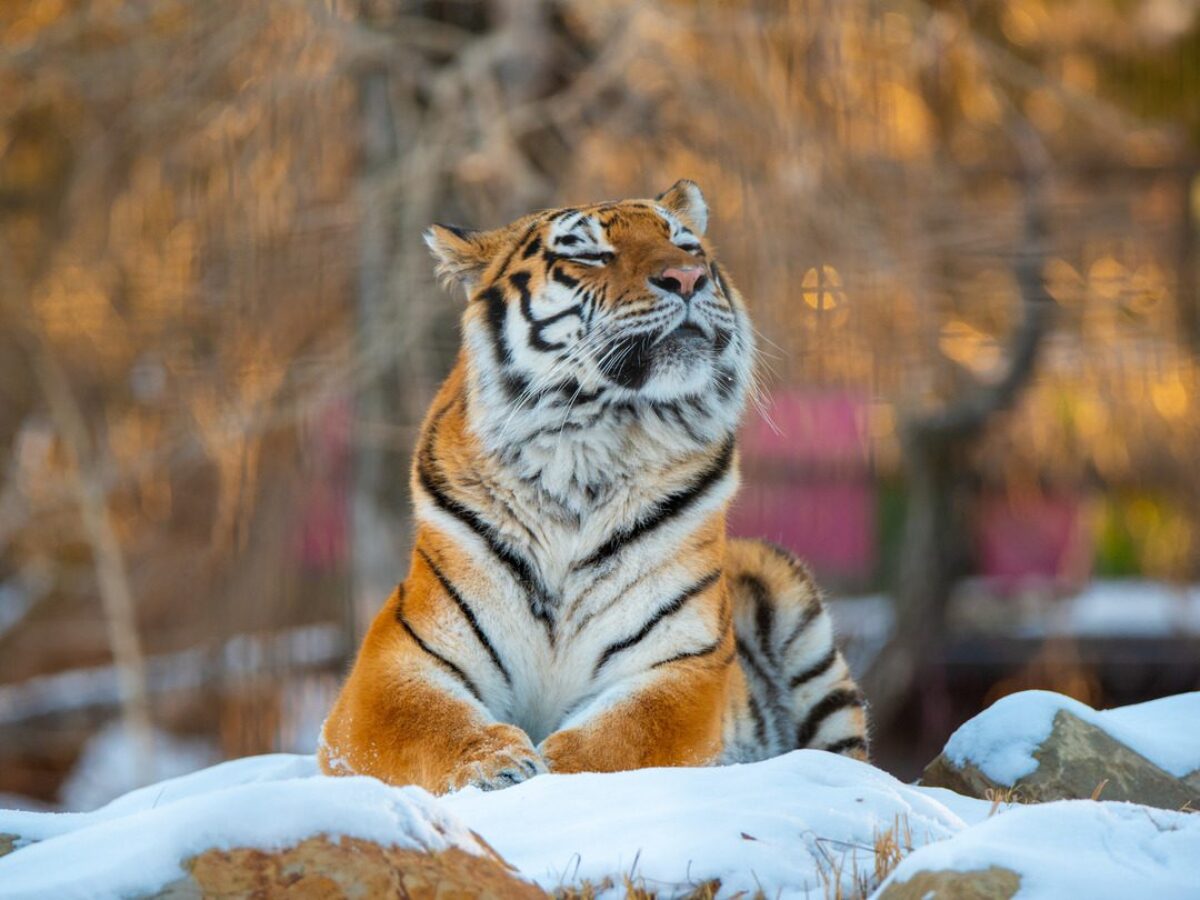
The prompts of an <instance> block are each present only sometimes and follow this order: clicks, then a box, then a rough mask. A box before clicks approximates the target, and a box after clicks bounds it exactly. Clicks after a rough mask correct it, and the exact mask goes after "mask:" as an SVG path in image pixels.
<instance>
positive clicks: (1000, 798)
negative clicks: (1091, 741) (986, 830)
mask: <svg viewBox="0 0 1200 900" xmlns="http://www.w3.org/2000/svg"><path fill="white" fill-rule="evenodd" d="M1101 787H1103V785H1101ZM983 797H984V799H985V800H990V801H991V802H992V808H991V809H989V810H988V818H989V819H990V818H991V817H992V816H994V815H995V814H996V813H997V812H998V811H999V809H1000V807H1001V806H1004V807H1009V806H1012V805H1013V804H1015V803H1023V802H1024V800H1022V799H1021V792H1020V791H1019V790H1018V789H1017V788H1015V787H1008V788H988V789H987V790H986V791H984V793H983Z"/></svg>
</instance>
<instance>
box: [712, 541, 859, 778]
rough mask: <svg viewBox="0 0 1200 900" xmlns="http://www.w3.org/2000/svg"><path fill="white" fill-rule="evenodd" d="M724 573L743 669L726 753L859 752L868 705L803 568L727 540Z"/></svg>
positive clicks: (782, 554)
mask: <svg viewBox="0 0 1200 900" xmlns="http://www.w3.org/2000/svg"><path fill="white" fill-rule="evenodd" d="M725 571H726V576H727V578H728V581H729V586H730V591H731V593H732V596H733V610H734V613H733V621H734V631H735V633H736V635H737V650H738V661H739V662H740V664H741V667H742V671H743V673H744V676H745V677H744V679H743V680H741V684H744V688H743V689H740V690H735V691H734V692H733V693H732V696H731V698H730V708H729V712H728V716H727V724H726V751H725V755H724V760H725V761H727V762H749V761H751V760H758V759H766V758H768V757H771V756H776V755H778V754H780V753H786V752H787V751H789V750H793V749H797V748H805V747H812V748H816V749H819V750H828V751H830V752H833V753H842V754H845V755H847V756H853V757H855V758H857V759H863V760H865V759H866V758H867V750H868V746H867V741H868V735H867V717H866V704H865V701H864V699H863V696H862V692H861V691H860V690H859V688H858V685H856V684H855V682H854V679H853V677H852V676H851V675H850V669H849V667H848V666H847V665H846V661H845V659H843V658H842V654H841V653H840V652H839V651H838V649H837V647H836V645H835V644H834V637H833V625H832V622H831V621H830V618H829V613H828V612H827V611H826V610H825V608H824V605H823V604H822V602H821V594H820V591H819V589H818V588H817V585H816V583H815V582H814V581H813V579H812V576H811V575H810V574H809V572H808V569H807V568H806V567H805V566H804V565H803V563H801V562H800V561H799V560H797V559H796V558H795V557H793V556H792V555H791V554H790V553H787V552H786V551H784V550H781V549H779V548H777V547H774V546H772V545H770V544H767V543H763V542H759V541H750V540H731V541H729V543H728V544H727V545H726V553H725ZM739 687H740V685H739Z"/></svg>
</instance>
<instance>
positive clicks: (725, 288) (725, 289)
mask: <svg viewBox="0 0 1200 900" xmlns="http://www.w3.org/2000/svg"><path fill="white" fill-rule="evenodd" d="M712 273H713V275H715V276H716V277H717V284H719V285H720V286H721V293H722V294H724V295H725V296H726V298H728V299H729V300H730V301H731V302H732V301H733V293H732V292H731V291H730V290H729V283H728V282H727V281H726V280H725V273H724V272H722V271H721V269H720V268H719V267H718V266H717V264H716V263H715V262H714V263H713V264H712Z"/></svg>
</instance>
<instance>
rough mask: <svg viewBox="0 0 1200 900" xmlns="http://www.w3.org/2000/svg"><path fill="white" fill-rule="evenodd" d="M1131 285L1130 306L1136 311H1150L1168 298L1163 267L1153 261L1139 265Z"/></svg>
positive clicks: (1130, 282)
mask: <svg viewBox="0 0 1200 900" xmlns="http://www.w3.org/2000/svg"><path fill="white" fill-rule="evenodd" d="M1129 286H1130V289H1131V296H1130V298H1129V307H1130V309H1132V310H1133V311H1134V312H1138V313H1142V314H1145V313H1148V312H1150V311H1151V310H1153V309H1154V308H1155V307H1157V306H1158V305H1159V304H1160V303H1161V302H1162V301H1163V300H1164V299H1165V298H1166V294H1167V284H1166V278H1165V277H1164V276H1163V272H1162V269H1160V268H1159V267H1158V266H1157V265H1156V264H1154V263H1152V262H1149V263H1145V264H1144V265H1141V266H1138V267H1137V269H1136V270H1135V271H1134V273H1133V277H1132V278H1130V280H1129Z"/></svg>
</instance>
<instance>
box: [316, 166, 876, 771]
mask: <svg viewBox="0 0 1200 900" xmlns="http://www.w3.org/2000/svg"><path fill="white" fill-rule="evenodd" d="M707 220H708V209H707V205H706V203H705V200H704V197H703V195H702V194H701V192H700V190H699V188H698V187H697V186H696V185H695V184H694V183H692V182H690V181H680V182H678V183H677V184H676V185H674V186H673V187H672V188H671V189H670V190H668V191H667V192H666V193H664V194H662V195H660V196H659V197H658V198H657V199H655V200H622V201H619V202H610V203H599V204H596V205H592V206H585V207H578V208H568V209H557V210H549V211H544V212H537V213H533V214H531V215H528V216H525V217H524V218H521V219H518V220H517V221H515V222H513V223H512V224H510V225H508V226H505V227H503V228H498V229H496V230H494V231H467V230H463V229H460V228H456V227H450V226H439V225H435V226H433V227H432V228H431V229H430V230H429V231H428V232H427V234H426V242H427V243H428V244H429V246H430V248H431V249H432V251H433V255H434V257H435V258H436V261H437V271H438V274H439V275H440V276H441V278H442V279H443V281H445V282H456V283H458V284H460V285H462V286H463V287H465V289H466V293H467V297H468V303H467V306H466V310H465V312H464V314H463V319H462V340H463V346H462V351H461V353H460V355H459V357H458V361H457V364H456V365H455V366H454V369H453V371H452V372H451V373H450V376H449V377H448V378H447V380H446V382H445V384H443V385H442V388H441V390H440V392H439V393H438V395H437V397H436V399H435V401H434V403H433V406H432V408H431V410H430V412H429V414H428V417H427V418H426V420H425V422H424V425H423V427H422V430H421V436H420V440H419V443H418V445H417V449H416V454H415V459H414V463H413V468H412V492H413V495H414V498H415V512H416V519H417V526H418V527H417V531H416V537H415V547H414V550H413V555H412V561H411V567H410V569H409V574H408V577H407V578H406V579H405V581H404V582H403V583H402V584H401V585H400V586H399V587H397V588H396V590H395V592H394V593H393V594H392V596H391V598H390V599H389V600H388V602H387V604H386V605H385V606H384V607H383V609H382V610H381V611H380V612H379V614H378V616H377V617H376V618H375V620H374V622H373V624H372V625H371V627H370V630H369V632H368V633H367V635H366V638H365V639H364V641H363V645H362V648H361V650H360V652H359V655H358V659H357V661H356V663H355V664H354V668H353V670H352V672H351V673H350V676H349V678H348V680H347V681H346V683H345V686H344V687H343V689H342V691H341V694H340V696H339V697H338V699H337V702H336V704H335V706H334V707H333V710H332V712H331V713H330V715H329V717H328V719H327V721H326V722H325V725H324V729H323V733H322V740H321V747H320V751H319V755H320V758H321V763H322V766H323V768H324V770H325V771H326V772H329V773H333V774H350V773H362V774H369V775H374V776H377V777H379V778H381V779H383V780H385V781H388V782H393V783H397V784H419V785H422V786H423V787H425V788H427V789H429V790H430V791H433V792H435V793H441V792H445V791H449V790H454V789H457V788H460V787H463V786H465V785H476V786H479V787H481V788H484V789H492V788H502V787H505V786H508V785H512V784H516V783H518V782H521V781H524V780H526V779H528V778H531V777H533V776H535V775H537V774H539V773H541V772H546V771H547V770H548V771H551V772H579V771H614V770H622V769H631V768H638V767H644V766H682V765H709V764H716V763H727V762H742V761H752V760H758V759H763V758H766V757H769V756H772V755H777V754H779V753H783V752H785V751H788V750H791V749H793V748H797V747H814V748H820V749H824V750H829V751H832V752H834V753H844V754H848V755H851V756H855V757H859V758H865V757H866V753H867V733H866V717H865V711H864V702H863V698H862V695H861V693H860V692H859V689H858V688H857V687H856V685H855V683H854V681H853V680H852V678H851V676H850V673H849V670H848V669H847V666H846V663H845V661H844V660H843V658H842V656H841V654H840V653H839V651H838V650H837V648H836V647H835V646H834V643H833V637H832V633H831V626H830V621H829V617H828V615H827V613H826V612H825V610H824V609H823V608H822V605H821V599H820V595H819V593H818V590H817V588H816V587H815V585H814V583H813V581H812V579H811V578H810V576H809V574H808V572H807V571H806V570H805V568H804V566H803V565H801V564H800V563H799V562H798V561H797V560H796V559H794V558H793V557H792V556H791V555H789V554H788V553H786V552H784V551H782V550H779V549H777V548H775V547H772V546H770V545H767V544H764V543H758V542H755V541H746V540H731V539H727V538H726V534H725V511H726V507H727V505H728V504H729V502H730V499H731V498H732V497H733V494H734V491H735V490H736V488H737V484H738V474H737V449H736V445H735V442H734V433H735V430H736V428H737V425H738V421H739V419H740V417H741V415H742V411H743V407H744V405H745V402H746V396H747V390H748V387H749V385H750V380H751V368H752V361H753V357H754V340H753V336H752V328H751V325H750V322H749V320H748V318H747V313H746V307H745V305H744V303H743V300H742V298H741V296H740V295H739V294H738V292H737V291H736V290H735V289H734V287H733V285H732V283H731V282H730V281H729V278H728V276H727V275H726V273H725V271H724V270H723V269H722V268H721V267H720V266H718V264H717V262H716V260H715V259H714V258H713V255H712V249H711V247H709V246H708V244H707V243H706V241H705V238H704V233H705V228H706V225H707Z"/></svg>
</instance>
